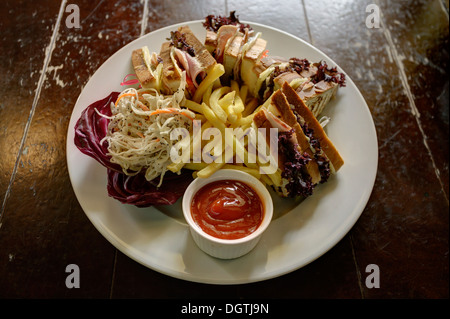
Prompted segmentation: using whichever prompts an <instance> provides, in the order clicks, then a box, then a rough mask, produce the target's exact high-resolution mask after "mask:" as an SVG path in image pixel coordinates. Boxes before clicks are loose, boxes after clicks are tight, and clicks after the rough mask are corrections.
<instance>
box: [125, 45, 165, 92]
mask: <svg viewBox="0 0 450 319" xmlns="http://www.w3.org/2000/svg"><path fill="white" fill-rule="evenodd" d="M131 63H132V65H133V68H134V72H135V74H136V77H137V79H138V80H139V83H140V84H141V86H142V87H143V88H145V89H150V88H151V89H155V90H157V91H159V90H160V89H161V72H162V67H163V65H162V59H161V58H160V57H159V55H158V54H157V53H155V52H152V53H150V51H149V49H148V47H147V46H144V47H142V48H140V49H136V50H134V51H133V52H132V53H131Z"/></svg>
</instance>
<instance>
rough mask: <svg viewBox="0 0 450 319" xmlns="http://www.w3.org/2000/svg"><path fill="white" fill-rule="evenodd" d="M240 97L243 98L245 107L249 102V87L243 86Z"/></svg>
mask: <svg viewBox="0 0 450 319" xmlns="http://www.w3.org/2000/svg"><path fill="white" fill-rule="evenodd" d="M239 95H240V96H241V100H242V102H244V105H245V104H246V102H247V97H248V86H247V85H243V86H241V90H240V92H239Z"/></svg>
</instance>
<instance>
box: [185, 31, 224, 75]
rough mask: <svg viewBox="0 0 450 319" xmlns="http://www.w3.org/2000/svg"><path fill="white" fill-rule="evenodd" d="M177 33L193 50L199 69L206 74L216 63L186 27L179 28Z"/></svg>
mask: <svg viewBox="0 0 450 319" xmlns="http://www.w3.org/2000/svg"><path fill="white" fill-rule="evenodd" d="M178 31H180V32H181V34H183V35H184V37H185V40H186V43H187V44H188V45H190V46H191V47H192V48H193V49H194V58H195V59H196V60H197V62H198V63H199V64H200V68H201V69H202V70H203V71H205V72H206V73H208V72H209V71H210V70H211V68H213V67H214V66H215V65H216V63H217V62H216V60H215V59H214V57H213V56H212V55H211V53H209V51H208V50H207V49H206V47H205V45H204V44H203V43H202V42H201V41H200V40H199V39H198V38H197V37H196V36H195V35H194V33H193V32H192V30H191V29H190V28H189V27H188V26H182V27H179V28H178ZM192 80H195V79H192Z"/></svg>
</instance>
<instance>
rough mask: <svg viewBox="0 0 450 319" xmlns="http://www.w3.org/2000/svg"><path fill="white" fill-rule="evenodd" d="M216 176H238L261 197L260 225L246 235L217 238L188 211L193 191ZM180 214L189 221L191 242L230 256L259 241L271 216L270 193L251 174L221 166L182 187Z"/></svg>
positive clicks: (236, 177) (250, 247) (210, 252)
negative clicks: (184, 189)
mask: <svg viewBox="0 0 450 319" xmlns="http://www.w3.org/2000/svg"><path fill="white" fill-rule="evenodd" d="M218 180H238V181H241V182H244V183H246V184H247V185H249V186H251V187H252V188H253V189H254V190H255V191H256V192H257V194H258V195H259V197H260V198H261V201H262V203H263V206H264V216H263V220H262V223H261V225H260V226H259V227H258V228H257V229H256V230H255V231H254V232H253V233H251V234H250V235H248V236H246V237H243V238H239V239H220V238H216V237H213V236H211V235H209V234H207V233H205V232H204V231H203V230H202V229H201V228H200V226H198V225H197V224H196V223H195V221H194V220H193V218H192V215H191V201H192V198H193V196H194V195H195V194H196V192H197V191H198V190H199V189H200V188H202V187H203V186H205V185H207V184H209V183H211V182H214V181H218ZM182 207H183V214H184V218H185V219H186V222H187V223H188V225H189V228H190V232H191V235H192V238H193V239H194V242H195V243H196V244H197V246H198V247H199V248H200V249H201V250H203V251H204V252H205V253H207V254H209V255H211V256H213V257H216V258H221V259H233V258H237V257H241V256H243V255H245V254H247V253H248V252H250V251H251V250H252V249H253V248H254V247H255V246H256V244H257V243H258V242H259V240H260V238H261V236H262V234H263V233H264V231H265V230H266V229H267V227H268V226H269V224H270V222H271V220H272V216H273V203H272V197H271V196H270V193H269V191H268V190H267V188H266V186H265V185H264V184H263V183H261V182H260V181H259V180H258V179H257V178H255V177H254V176H252V175H250V174H248V173H246V172H243V171H240V170H234V169H221V170H218V171H217V172H216V173H214V174H213V175H212V176H210V177H209V178H196V179H195V180H194V181H193V182H192V183H191V184H190V185H189V187H188V188H187V189H186V192H185V193H184V196H183V203H182Z"/></svg>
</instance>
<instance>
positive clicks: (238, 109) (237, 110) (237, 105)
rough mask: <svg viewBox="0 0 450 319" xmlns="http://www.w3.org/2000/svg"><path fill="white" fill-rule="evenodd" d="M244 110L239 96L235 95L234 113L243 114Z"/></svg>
mask: <svg viewBox="0 0 450 319" xmlns="http://www.w3.org/2000/svg"><path fill="white" fill-rule="evenodd" d="M244 109H245V105H244V102H243V101H242V99H241V97H240V96H239V95H236V96H235V97H234V113H235V114H239V113H242V112H244Z"/></svg>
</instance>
